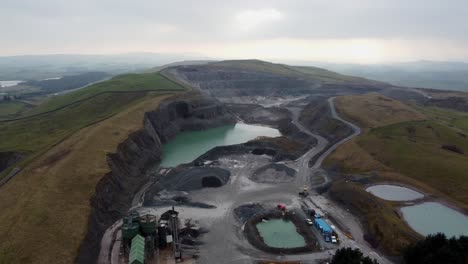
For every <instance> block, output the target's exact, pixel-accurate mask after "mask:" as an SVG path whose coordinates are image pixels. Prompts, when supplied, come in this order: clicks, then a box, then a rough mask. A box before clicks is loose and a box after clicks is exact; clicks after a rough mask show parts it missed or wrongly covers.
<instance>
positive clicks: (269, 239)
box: [256, 219, 306, 248]
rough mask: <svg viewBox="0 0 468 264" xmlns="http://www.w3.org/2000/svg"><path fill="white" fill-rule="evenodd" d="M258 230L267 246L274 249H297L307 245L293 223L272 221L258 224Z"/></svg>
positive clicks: (281, 220) (280, 220)
mask: <svg viewBox="0 0 468 264" xmlns="http://www.w3.org/2000/svg"><path fill="white" fill-rule="evenodd" d="M256 227H257V230H258V232H259V233H260V236H261V237H262V238H263V241H264V242H265V244H266V245H268V246H270V247H273V248H296V247H303V246H305V245H306V242H305V240H304V237H302V236H301V235H300V234H299V233H298V232H297V231H296V226H295V225H294V224H293V223H292V222H291V221H285V220H283V219H271V220H269V221H268V222H260V223H258V224H257V226H256Z"/></svg>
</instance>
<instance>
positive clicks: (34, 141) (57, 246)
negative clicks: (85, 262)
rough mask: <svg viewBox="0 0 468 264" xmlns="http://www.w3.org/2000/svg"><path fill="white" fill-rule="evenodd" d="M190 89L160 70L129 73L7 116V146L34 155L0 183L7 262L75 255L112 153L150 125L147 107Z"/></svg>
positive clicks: (0, 259) (0, 226)
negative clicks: (30, 113)
mask: <svg viewBox="0 0 468 264" xmlns="http://www.w3.org/2000/svg"><path fill="white" fill-rule="evenodd" d="M183 90H184V88H183V87H181V86H179V85H177V84H175V83H173V82H172V81H170V80H168V79H166V78H164V77H162V76H161V75H159V74H145V75H124V76H120V77H116V78H115V79H113V80H110V81H108V82H103V83H99V84H96V85H94V86H91V87H88V88H86V89H83V90H79V91H76V92H74V93H70V94H67V95H65V96H63V97H56V98H53V99H51V100H50V101H49V102H47V103H46V104H44V105H43V106H41V109H42V111H38V112H37V113H38V115H36V116H30V117H28V118H26V119H21V120H17V121H9V122H2V123H0V128H1V129H0V137H1V138H2V141H1V142H0V152H3V151H16V152H21V153H25V154H26V155H27V158H25V159H23V160H22V161H21V162H19V163H17V164H15V165H13V166H15V167H21V168H23V169H22V171H21V172H20V173H18V174H17V175H16V176H15V177H14V178H12V179H11V180H10V181H9V182H7V183H6V184H5V185H3V186H1V189H0V208H2V214H0V235H1V236H2V237H4V238H8V239H2V240H1V241H0V263H72V262H74V260H75V258H76V256H77V254H78V248H79V246H80V244H81V242H82V241H83V239H84V237H85V235H86V233H87V228H88V220H89V216H90V213H91V204H90V200H91V197H92V196H93V195H94V193H95V191H96V186H97V184H98V182H99V181H100V180H101V179H102V178H103V177H104V175H106V173H108V172H109V171H110V168H109V165H108V156H107V154H109V153H115V152H116V150H117V146H118V145H119V144H120V143H121V142H123V141H124V140H126V139H127V138H128V137H129V135H130V134H132V133H133V132H135V131H137V130H140V129H141V128H142V127H143V117H144V114H145V113H146V112H148V111H152V110H154V109H156V108H157V107H158V105H159V103H160V102H161V101H162V100H164V99H165V98H167V97H168V96H171V95H173V94H176V93H178V92H182V91H183ZM48 111H50V112H48ZM3 139H5V140H3ZM13 166H11V167H13ZM11 167H10V169H11ZM7 172H8V170H7V171H6V172H4V173H3V174H2V175H3V176H5V175H6V173H7Z"/></svg>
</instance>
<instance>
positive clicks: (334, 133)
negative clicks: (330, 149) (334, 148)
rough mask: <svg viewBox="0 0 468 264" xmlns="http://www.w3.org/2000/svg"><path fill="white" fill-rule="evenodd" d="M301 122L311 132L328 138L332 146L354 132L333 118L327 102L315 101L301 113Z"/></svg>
mask: <svg viewBox="0 0 468 264" xmlns="http://www.w3.org/2000/svg"><path fill="white" fill-rule="evenodd" d="M299 121H300V122H301V123H302V124H304V125H305V126H306V127H307V128H308V129H309V130H310V131H312V132H314V133H316V134H319V135H320V136H322V137H324V138H326V139H327V140H328V141H329V144H330V145H334V144H335V143H336V142H338V141H340V140H341V139H343V138H345V137H347V136H349V135H350V134H351V133H352V132H353V131H352V129H351V128H350V127H349V126H348V125H346V124H344V123H343V122H341V121H339V120H336V119H334V118H333V117H332V116H331V111H330V106H329V105H328V102H327V100H320V99H317V100H314V101H312V102H311V103H309V104H308V105H307V106H306V107H305V108H304V109H303V110H302V112H301V116H300V118H299Z"/></svg>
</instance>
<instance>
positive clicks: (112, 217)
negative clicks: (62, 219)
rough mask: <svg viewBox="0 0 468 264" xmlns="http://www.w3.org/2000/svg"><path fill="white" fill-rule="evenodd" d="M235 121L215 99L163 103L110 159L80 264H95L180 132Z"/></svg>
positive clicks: (186, 98) (94, 201) (191, 98)
mask: <svg viewBox="0 0 468 264" xmlns="http://www.w3.org/2000/svg"><path fill="white" fill-rule="evenodd" d="M235 122H236V119H235V118H234V116H232V115H231V114H229V112H228V111H227V109H226V108H225V107H224V106H223V105H222V104H220V103H219V102H217V101H216V100H214V99H213V98H208V97H203V96H201V95H198V94H197V95H194V94H193V93H192V94H191V95H185V96H182V97H181V98H180V97H179V98H177V99H170V100H167V101H165V102H163V103H162V104H161V105H160V106H159V107H158V109H156V110H154V111H151V112H148V113H146V114H145V118H144V128H143V129H141V130H139V131H136V132H134V133H132V134H131V135H130V136H129V137H128V138H127V140H125V141H124V142H122V143H120V144H119V146H118V148H117V152H116V153H112V154H108V156H107V161H108V164H109V167H110V168H111V172H109V173H108V174H107V175H105V176H104V177H103V178H102V179H101V181H100V182H99V183H98V185H97V186H96V192H95V195H94V197H93V198H92V200H91V207H92V210H91V215H90V217H89V222H88V232H87V234H86V237H85V239H84V241H83V242H82V244H81V246H80V249H79V254H78V256H77V258H76V263H95V262H96V260H97V256H98V254H99V250H100V243H101V238H102V235H103V234H104V232H105V230H106V229H107V228H108V227H109V226H110V225H112V224H113V223H115V222H116V221H117V220H118V219H119V218H121V217H122V216H124V215H125V214H126V213H127V212H128V210H129V208H130V206H131V201H132V199H133V196H134V195H135V193H136V192H137V191H138V190H139V189H140V188H141V186H142V185H144V184H145V183H146V182H147V181H148V180H149V175H148V174H146V171H147V170H148V169H149V168H151V167H153V166H156V165H157V164H158V163H159V162H160V161H161V157H162V144H163V143H165V142H167V141H168V140H170V139H171V138H173V137H174V136H176V135H177V133H179V132H181V131H190V130H203V129H207V128H211V127H216V126H221V125H226V124H233V123H235Z"/></svg>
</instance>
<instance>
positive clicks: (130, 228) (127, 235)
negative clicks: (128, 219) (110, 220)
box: [122, 223, 140, 241]
mask: <svg viewBox="0 0 468 264" xmlns="http://www.w3.org/2000/svg"><path fill="white" fill-rule="evenodd" d="M139 231H140V226H139V224H138V223H127V224H124V225H122V239H123V240H124V241H130V240H132V239H133V238H134V237H135V236H136V235H138V233H139Z"/></svg>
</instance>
